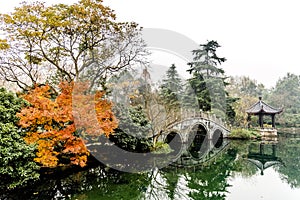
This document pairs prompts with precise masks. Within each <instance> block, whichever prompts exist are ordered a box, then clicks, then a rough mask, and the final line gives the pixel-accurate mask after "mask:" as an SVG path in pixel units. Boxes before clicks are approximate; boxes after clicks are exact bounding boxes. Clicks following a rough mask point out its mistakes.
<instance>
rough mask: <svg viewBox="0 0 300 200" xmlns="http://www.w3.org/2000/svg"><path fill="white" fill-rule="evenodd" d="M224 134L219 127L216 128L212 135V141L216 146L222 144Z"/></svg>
mask: <svg viewBox="0 0 300 200" xmlns="http://www.w3.org/2000/svg"><path fill="white" fill-rule="evenodd" d="M223 139H224V135H223V132H222V131H221V130H220V129H216V130H215V131H214V132H213V135H212V142H213V144H214V146H215V147H216V148H220V147H221V146H222V144H223Z"/></svg>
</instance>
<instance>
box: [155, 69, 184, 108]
mask: <svg viewBox="0 0 300 200" xmlns="http://www.w3.org/2000/svg"><path fill="white" fill-rule="evenodd" d="M182 87H183V86H182V81H181V79H180V77H179V74H178V72H177V70H176V66H175V64H172V65H171V67H170V68H169V69H168V70H167V72H166V79H163V81H162V85H161V86H160V91H159V95H160V98H161V100H162V102H163V103H164V105H165V108H166V110H167V112H169V111H170V110H176V109H178V108H180V104H181V103H180V101H181V92H182V89H183V88H182Z"/></svg>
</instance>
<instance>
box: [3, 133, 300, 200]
mask: <svg viewBox="0 0 300 200" xmlns="http://www.w3.org/2000/svg"><path fill="white" fill-rule="evenodd" d="M207 156H209V159H206V160H205V162H202V161H201V158H200V159H199V158H197V160H196V161H195V160H193V158H192V157H189V156H186V157H185V158H184V159H182V158H181V160H178V162H177V164H173V166H169V167H167V168H163V169H154V170H152V171H149V172H147V173H138V174H131V173H124V172H118V171H115V170H112V169H108V168H105V167H104V166H97V167H94V168H90V169H85V170H84V171H79V172H76V173H69V174H68V172H63V173H61V174H59V175H56V176H51V175H49V176H46V177H45V178H42V180H41V182H39V183H37V184H33V185H31V186H30V187H27V188H25V189H19V190H17V191H13V192H10V193H9V192H7V193H2V194H0V199H74V200H75V199H78V200H87V199H101V200H106V199H109V200H122V199H124V200H134V199H137V200H138V199H146V200H148V199H159V200H163V199H166V200H168V199H178V200H179V199H180V200H185V199H191V200H192V199H193V200H194V199H196V200H202V199H234V200H240V199H243V200H244V199H249V200H250V199H251V200H257V199H270V200H275V199H286V200H293V199H300V138H288V137H280V138H279V139H278V141H268V142H260V141H251V142H250V141H230V142H229V143H228V144H227V145H225V146H224V148H218V149H213V150H211V151H210V152H209V153H208V154H207ZM185 163H186V167H184V165H185ZM175 165H177V166H175ZM178 165H180V166H181V167H178Z"/></svg>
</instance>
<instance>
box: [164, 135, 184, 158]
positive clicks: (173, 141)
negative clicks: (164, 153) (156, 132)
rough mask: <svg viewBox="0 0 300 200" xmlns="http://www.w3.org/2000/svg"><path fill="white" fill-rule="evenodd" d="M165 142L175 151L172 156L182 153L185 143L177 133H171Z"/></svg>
mask: <svg viewBox="0 0 300 200" xmlns="http://www.w3.org/2000/svg"><path fill="white" fill-rule="evenodd" d="M164 142H165V143H167V144H169V146H170V148H171V149H172V150H173V152H172V154H174V155H177V154H178V153H179V152H180V151H181V148H182V144H183V141H182V139H181V137H180V135H179V134H178V133H177V132H175V131H172V132H170V133H169V134H168V135H167V136H166V138H165V140H164Z"/></svg>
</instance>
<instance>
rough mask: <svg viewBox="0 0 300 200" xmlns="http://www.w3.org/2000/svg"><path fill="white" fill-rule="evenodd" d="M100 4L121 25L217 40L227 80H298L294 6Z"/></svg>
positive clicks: (256, 1) (265, 0) (204, 0)
mask: <svg viewBox="0 0 300 200" xmlns="http://www.w3.org/2000/svg"><path fill="white" fill-rule="evenodd" d="M18 2H21V0H10V1H2V2H1V3H0V5H1V6H0V11H1V12H2V13H3V12H8V11H12V9H13V7H14V6H16V5H18ZM46 2H49V3H58V2H64V3H68V2H76V1H75V0H65V1H59V0H49V1H46ZM104 4H105V5H108V6H110V7H111V8H112V9H114V10H115V11H116V14H117V17H118V19H119V20H120V21H135V22H137V23H139V24H140V25H141V26H143V27H144V28H162V29H169V30H172V31H176V32H178V33H181V34H183V35H185V36H186V37H188V38H190V39H192V40H193V41H195V42H196V43H198V44H200V43H204V42H206V41H207V40H217V41H218V42H219V44H221V45H222V47H221V48H219V50H218V54H219V55H220V56H224V57H226V58H227V62H226V63H224V64H223V65H222V67H223V68H224V69H225V71H226V74H227V75H246V76H249V77H250V78H254V79H257V80H258V82H261V83H263V84H265V85H266V86H267V87H271V86H274V85H275V83H276V80H277V79H278V78H279V77H283V76H284V75H285V74H286V73H287V72H292V73H295V74H300V66H299V61H298V57H300V56H299V53H300V51H299V48H300V29H299V27H300V26H299V19H300V12H299V6H298V5H299V4H300V3H299V2H297V0H244V1H241V0H226V1H225V0H187V1H183V0H181V1H179V0H152V1H147V0H104ZM191 50H192V49H191ZM156 53H157V52H156ZM167 57H168V58H167ZM167 57H166V58H165V59H162V60H164V61H156V63H157V62H158V63H159V64H161V63H160V62H165V63H163V64H165V65H167V66H170V65H171V64H172V63H174V62H173V61H172V60H171V59H170V58H169V56H167ZM155 58H157V57H155V56H154V59H155ZM169 60H170V61H169ZM168 62H169V63H168ZM182 63H184V62H182ZM176 64H177V63H176Z"/></svg>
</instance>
